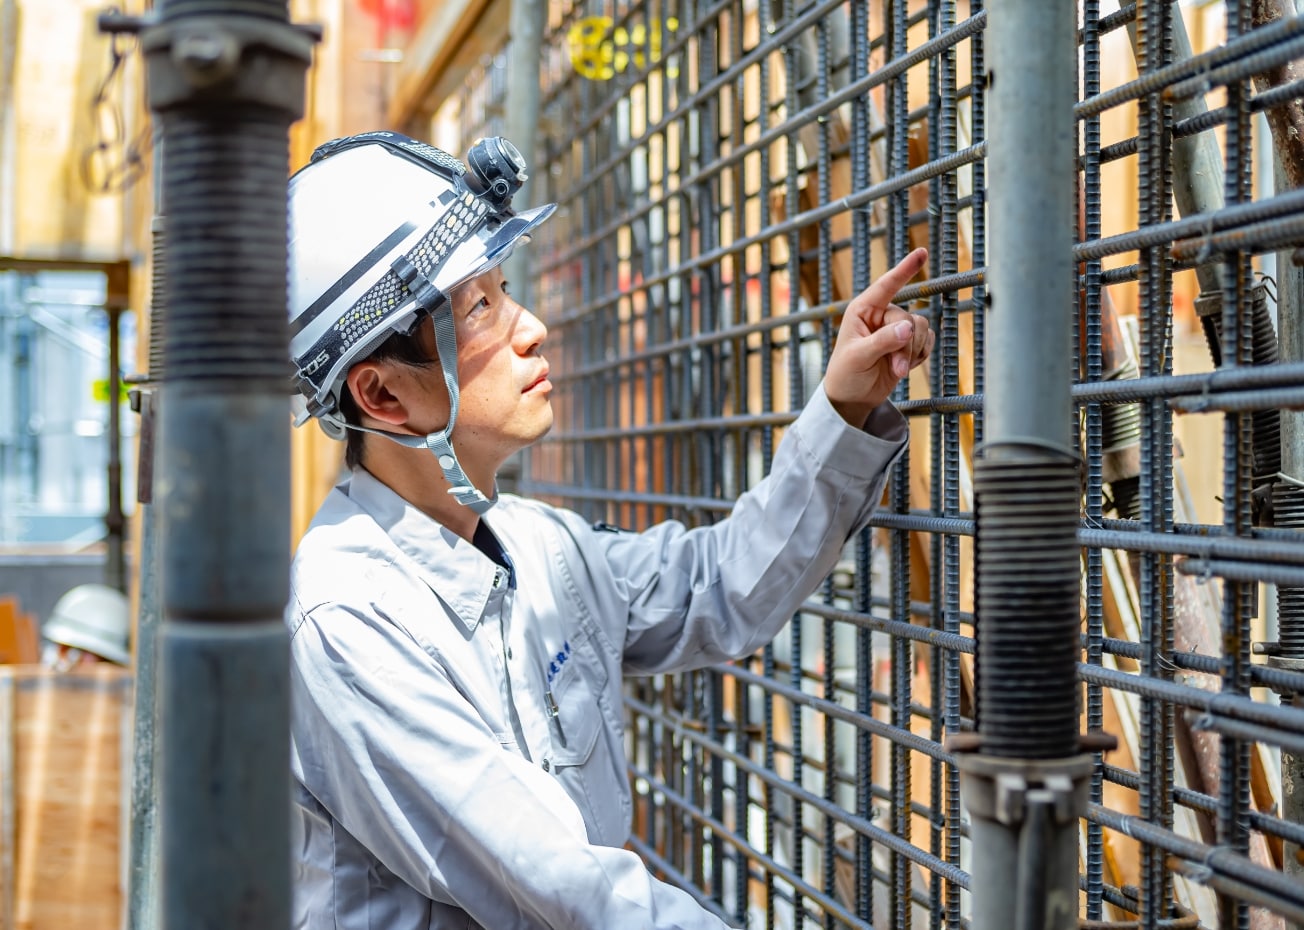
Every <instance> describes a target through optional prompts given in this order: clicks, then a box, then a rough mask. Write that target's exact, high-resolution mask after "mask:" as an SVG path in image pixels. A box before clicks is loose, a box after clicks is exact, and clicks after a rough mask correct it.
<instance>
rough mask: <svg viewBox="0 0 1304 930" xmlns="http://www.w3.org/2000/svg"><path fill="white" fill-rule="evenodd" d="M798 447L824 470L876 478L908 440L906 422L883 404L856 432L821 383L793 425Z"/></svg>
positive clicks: (895, 411)
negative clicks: (797, 438)
mask: <svg viewBox="0 0 1304 930" xmlns="http://www.w3.org/2000/svg"><path fill="white" fill-rule="evenodd" d="M793 426H794V427H795V428H796V430H797V433H798V435H799V436H800V437H801V443H802V445H803V446H805V447H806V449H807V450H808V451H809V452H810V454H811V455H812V456H814V458H815V459H816V460H817V461H818V462H819V463H820V464H821V465H823V466H824V467H826V468H832V469H834V470H835V471H839V472H842V473H843V474H845V475H849V476H851V477H853V478H863V479H866V480H872V479H874V478H877V477H878V476H879V475H880V474H881V473H882V471H883V469H884V468H886V467H887V466H888V465H890V464H891V463H892V462H893V461H894V460H895V459H896V458H897V457H898V456H899V455H900V454H901V451H902V450H903V449H904V448H905V446H906V440H907V439H908V438H909V436H910V428H909V426H908V425H907V423H906V418H905V417H904V416H902V415H901V412H900V411H899V410H897V409H896V407H893V406H892V404H891V402H890V401H884V402H883V403H882V404H879V406H877V407H875V408H874V410H873V412H872V413H870V415H869V418H868V419H867V420H866V421H865V428H864V429H856V428H855V427H854V426H852V425H851V424H849V423H848V422H847V421H846V420H844V419H842V416H841V415H840V414H839V413H838V412H837V411H836V410H834V409H833V405H832V404H831V403H830V402H829V398H828V395H827V394H825V393H824V382H823V381H821V382H820V384H819V387H817V388H816V389H815V393H814V394H813V395H811V398H810V400H809V401H807V402H806V406H805V407H804V408H803V409H802V411H801V414H800V415H799V416H798V417H797V419H796V421H795V422H794V423H793Z"/></svg>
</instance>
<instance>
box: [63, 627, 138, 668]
mask: <svg viewBox="0 0 1304 930" xmlns="http://www.w3.org/2000/svg"><path fill="white" fill-rule="evenodd" d="M41 635H42V636H43V637H45V638H46V639H48V640H49V641H50V642H52V643H59V644H60V645H62V646H71V647H72V648H73V649H80V650H81V651H82V652H91V653H94V654H95V655H97V656H99V657H100V658H102V659H108V660H109V661H110V662H116V663H117V664H118V665H130V664H131V656H130V655H128V654H127V651H126V650H125V649H123V648H122V647H121V646H116V645H114V644H113V643H111V642H109V641H107V640H104V639H101V638H99V637H98V636H95V635H93V634H91V633H89V632H87V631H86V630H78V629H74V628H73V627H72V626H70V625H68V624H65V623H61V622H60V621H58V620H50V621H47V622H46V624H45V626H44V627H42V628H41Z"/></svg>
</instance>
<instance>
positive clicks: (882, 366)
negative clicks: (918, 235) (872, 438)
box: [824, 249, 934, 429]
mask: <svg viewBox="0 0 1304 930" xmlns="http://www.w3.org/2000/svg"><path fill="white" fill-rule="evenodd" d="M927 260H928V252H927V251H925V250H924V249H915V250H914V251H913V252H911V253H910V254H909V255H907V256H906V257H905V258H903V259H901V261H900V263H899V264H898V265H897V266H896V267H895V268H893V269H892V270H891V271H889V272H888V273H887V274H885V275H883V277H881V278H879V279H878V280H877V281H875V282H874V283H873V284H871V285H870V286H869V287H867V288H865V290H863V291H862V292H861V293H860V294H858V295H856V297H855V298H853V299H852V301H851V303H850V304H848V305H847V311H846V313H845V314H844V315H843V317H842V326H841V327H840V328H839V329H838V340H837V343H836V344H835V345H834V347H833V354H832V355H831V356H830V357H829V367H828V368H827V369H826V370H825V372H824V393H825V394H827V395H828V398H829V403H831V404H832V405H833V409H834V410H836V411H837V412H838V413H839V414H840V415H841V416H842V418H843V419H844V420H846V421H847V422H848V423H850V424H851V425H852V426H854V427H856V428H857V429H859V428H861V427H863V426H864V425H865V421H866V420H867V419H869V415H870V413H871V412H873V410H874V408H875V407H877V406H878V405H879V404H881V403H883V401H885V400H887V399H888V396H889V395H890V394H891V393H892V390H893V389H894V388H895V387H896V386H897V382H898V381H900V380H901V379H902V378H904V377H905V376H906V375H908V374H909V373H910V369H912V368H914V367H915V366H916V365H918V364H920V363H921V362H923V361H924V359H926V358H928V353H929V352H931V351H932V350H933V340H934V334H933V331H932V330H931V329H930V328H929V326H928V320H926V319H924V318H923V317H922V316H919V315H918V314H915V313H907V312H906V311H905V310H902V309H901V308H900V307H898V306H896V305H895V304H893V303H892V298H893V297H895V296H896V292H897V291H899V290H901V288H902V287H904V286H905V284H906V282H907V281H909V280H910V279H911V278H913V277H914V276H915V274H916V273H918V271H919V269H920V268H922V267H924V262H926V261H927Z"/></svg>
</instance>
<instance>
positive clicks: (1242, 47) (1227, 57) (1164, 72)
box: [1074, 17, 1304, 118]
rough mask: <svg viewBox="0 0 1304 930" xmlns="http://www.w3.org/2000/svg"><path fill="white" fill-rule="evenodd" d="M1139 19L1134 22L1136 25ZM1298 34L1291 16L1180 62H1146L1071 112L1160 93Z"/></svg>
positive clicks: (1302, 25) (1301, 24)
mask: <svg viewBox="0 0 1304 930" xmlns="http://www.w3.org/2000/svg"><path fill="white" fill-rule="evenodd" d="M1140 22H1141V21H1139V23H1138V25H1140ZM1301 33H1304V19H1301V18H1300V17H1294V18H1291V19H1285V20H1282V21H1281V22H1278V23H1275V24H1273V25H1271V26H1265V27H1262V28H1260V29H1255V30H1254V31H1253V32H1250V33H1248V34H1246V35H1242V36H1239V37H1236V38H1234V39H1229V40H1228V41H1227V42H1226V43H1225V44H1224V45H1221V46H1219V47H1217V48H1215V49H1213V50H1211V51H1208V52H1205V53H1203V54H1201V55H1196V56H1193V57H1191V58H1187V59H1184V60H1182V61H1177V62H1172V63H1170V64H1163V65H1158V66H1154V65H1153V63H1150V62H1147V65H1146V67H1145V73H1144V74H1143V75H1142V76H1141V77H1138V78H1137V79H1136V80H1134V81H1129V82H1127V83H1125V84H1121V85H1119V86H1118V87H1115V88H1112V89H1111V90H1108V91H1105V92H1104V93H1102V94H1098V95H1096V96H1095V97H1092V98H1090V99H1087V100H1083V101H1081V102H1080V103H1078V105H1077V106H1076V107H1074V113H1075V114H1076V115H1077V116H1078V117H1079V118H1082V117H1085V116H1088V115H1092V114H1097V113H1104V112H1105V111H1106V110H1109V109H1112V108H1113V107H1116V106H1118V105H1119V104H1121V103H1125V102H1127V101H1129V100H1140V99H1143V98H1144V97H1146V96H1147V95H1153V94H1156V93H1161V92H1162V91H1163V90H1164V88H1166V87H1168V86H1170V85H1172V84H1176V83H1177V82H1178V81H1180V80H1183V79H1185V78H1188V77H1191V76H1193V75H1197V74H1204V73H1206V72H1208V71H1210V70H1212V69H1213V68H1216V67H1218V66H1220V65H1223V64H1226V63H1228V62H1232V61H1236V60H1239V59H1241V58H1245V57H1246V56H1248V55H1252V54H1253V53H1255V52H1257V51H1259V50H1261V49H1264V48H1268V47H1269V46H1272V45H1275V44H1277V43H1279V42H1284V41H1286V40H1288V39H1294V38H1295V37H1296V36H1298V35H1300V34H1301Z"/></svg>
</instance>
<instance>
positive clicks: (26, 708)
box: [0, 665, 131, 930]
mask: <svg viewBox="0 0 1304 930" xmlns="http://www.w3.org/2000/svg"><path fill="white" fill-rule="evenodd" d="M130 691H131V675H130V672H129V671H128V670H127V669H124V668H119V667H117V666H109V665H101V666H95V667H92V668H90V669H88V670H86V671H79V672H75V673H55V672H52V671H49V670H46V669H42V668H40V667H35V666H14V667H10V668H3V669H0V930H67V928H71V927H76V928H78V930H116V928H118V927H121V926H122V908H123V884H124V882H123V867H122V863H123V857H122V848H123V845H124V844H123V841H122V840H123V836H124V826H125V817H126V810H125V806H124V790H125V779H124V773H125V771H126V768H127V765H128V764H129V763H128V760H129V759H130V751H129V745H128V743H129V740H130V720H129V717H128V714H129V713H130V697H131V695H130Z"/></svg>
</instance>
